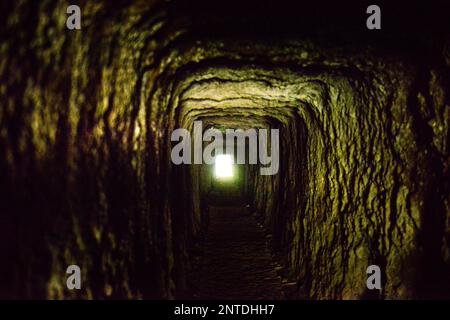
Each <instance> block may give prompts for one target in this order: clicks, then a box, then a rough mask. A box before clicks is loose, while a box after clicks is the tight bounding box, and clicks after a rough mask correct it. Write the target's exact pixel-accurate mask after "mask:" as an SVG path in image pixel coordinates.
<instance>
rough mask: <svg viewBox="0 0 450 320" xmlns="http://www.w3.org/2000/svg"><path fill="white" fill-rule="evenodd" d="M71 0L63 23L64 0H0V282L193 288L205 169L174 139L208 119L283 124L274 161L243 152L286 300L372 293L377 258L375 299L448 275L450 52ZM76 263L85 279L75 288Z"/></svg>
mask: <svg viewBox="0 0 450 320" xmlns="http://www.w3.org/2000/svg"><path fill="white" fill-rule="evenodd" d="M78 4H79V6H80V7H81V8H82V30H81V31H69V30H67V29H66V28H65V22H66V20H65V19H66V16H67V15H66V14H65V13H66V8H67V4H66V3H65V2H63V1H40V2H39V3H37V2H31V1H19V2H12V1H11V2H8V1H7V2H2V6H3V8H2V10H1V12H2V13H1V15H2V16H1V19H0V24H1V25H0V26H1V28H0V29H1V30H4V31H2V34H3V36H2V39H3V40H2V41H1V46H0V48H1V49H0V50H1V53H0V54H1V56H2V58H3V59H2V63H1V65H0V79H1V80H0V88H1V89H0V101H1V108H0V150H1V152H0V174H1V178H0V194H1V198H2V201H1V202H0V203H1V204H0V211H1V212H2V214H1V224H2V227H1V231H2V232H1V233H0V234H1V239H0V240H1V241H0V243H1V244H2V250H1V252H2V259H1V260H2V261H7V262H8V263H3V264H2V266H1V268H2V275H3V277H4V278H5V279H7V281H5V282H2V285H1V287H0V295H1V296H2V297H7V298H17V297H21V298H63V297H72V298H75V297H79V298H174V297H177V296H180V295H182V294H183V293H184V292H185V291H186V290H188V283H187V275H188V274H189V272H190V270H191V268H192V250H193V248H195V245H196V242H197V240H198V238H199V237H201V235H202V233H203V232H204V227H205V219H206V217H205V216H204V211H203V204H202V201H200V200H199V199H202V185H201V182H202V181H204V177H203V178H202V177H201V174H202V170H201V169H200V168H199V166H192V167H191V168H187V167H180V166H174V165H172V164H171V162H170V147H171V143H170V134H171V132H172V130H173V129H175V128H177V127H185V128H189V129H191V128H192V125H193V121H195V120H202V121H204V122H205V123H209V124H219V125H226V126H230V127H243V128H247V127H262V128H279V129H280V133H281V141H280V144H281V145H280V152H281V153H280V171H279V174H278V175H275V176H260V175H259V174H258V172H257V171H256V170H257V168H256V167H249V168H248V174H249V178H248V179H247V180H248V181H249V185H248V186H247V187H248V190H249V200H250V202H251V204H252V206H253V208H254V209H255V211H256V212H258V214H259V216H260V218H261V219H262V221H263V222H264V225H265V226H266V228H267V230H268V231H269V232H270V233H271V234H272V235H273V243H272V244H273V251H274V253H275V254H276V255H277V257H278V258H279V259H280V260H281V261H282V264H283V265H284V267H285V270H284V276H285V277H287V278H289V280H290V281H291V282H294V283H295V286H294V289H293V290H292V292H291V297H292V298H362V297H366V292H364V288H365V286H364V282H363V281H361V279H366V274H365V268H366V267H367V266H368V265H369V264H378V265H380V267H381V269H382V270H383V272H384V273H383V279H384V280H385V284H384V286H383V288H384V289H383V290H382V292H381V297H384V298H408V297H416V296H418V295H420V294H424V295H427V294H429V295H433V294H435V295H436V294H437V292H440V290H441V289H443V288H437V287H436V284H437V283H439V279H442V277H448V264H449V255H450V254H449V239H448V228H449V226H448V223H449V222H448V220H449V218H448V215H449V212H450V209H449V198H448V180H449V179H448V177H449V176H448V170H449V154H448V145H449V140H448V139H449V131H448V130H449V127H448V123H449V117H450V114H449V96H448V87H449V78H448V74H449V73H448V71H449V67H450V57H449V51H448V47H447V49H446V50H447V51H445V48H444V47H437V48H434V47H433V48H431V49H430V48H428V47H427V48H426V50H425V51H424V52H419V54H410V53H408V52H398V51H395V50H393V51H390V50H387V52H386V50H385V49H383V50H378V49H376V48H373V47H371V46H369V45H367V46H366V45H364V46H361V47H358V48H356V49H354V48H349V47H345V46H343V47H342V46H339V45H336V46H332V45H331V46H330V45H328V44H326V45H325V44H324V43H321V42H320V41H313V40H311V39H308V38H305V39H300V40H299V39H284V38H282V39H276V40H274V39H270V40H265V39H261V38H260V37H248V38H247V37H244V38H242V37H241V38H239V37H235V36H233V35H232V34H230V33H229V32H228V31H227V32H222V33H220V32H217V33H214V34H212V33H213V32H212V31H211V33H208V32H205V31H204V29H205V28H204V26H202V27H201V28H198V26H196V23H197V21H192V20H189V17H185V16H183V14H182V13H180V11H177V10H174V9H173V8H172V5H173V4H172V3H171V4H167V3H163V2H159V1H154V2H143V1H142V2H141V1H136V2H133V3H127V2H122V1H118V2H115V3H114V4H108V3H93V2H90V1H85V2H84V1H80V2H79V3H78ZM202 23H203V22H202ZM206 23H209V22H206ZM200 29H201V30H200ZM211 30H215V29H211ZM424 53H425V54H424ZM446 228H447V233H446ZM445 237H447V238H446V239H445ZM445 241H446V242H445ZM70 264H77V265H79V266H80V267H81V270H82V277H83V284H84V288H85V289H86V290H82V291H75V293H74V291H68V290H67V289H66V288H65V280H66V274H65V269H66V267H67V266H68V265H70ZM446 268H447V270H446ZM424 274H426V275H429V277H425V278H423V275H424ZM421 279H422V280H421ZM441 283H442V281H441ZM419 293H420V294H419Z"/></svg>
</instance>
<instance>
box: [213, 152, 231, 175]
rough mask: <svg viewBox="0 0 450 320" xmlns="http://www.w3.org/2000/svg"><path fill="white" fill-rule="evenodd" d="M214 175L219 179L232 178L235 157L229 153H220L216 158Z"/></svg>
mask: <svg viewBox="0 0 450 320" xmlns="http://www.w3.org/2000/svg"><path fill="white" fill-rule="evenodd" d="M214 175H215V177H216V178H217V179H223V180H227V179H232V178H233V176H234V174H233V157H232V156H231V155H229V154H219V155H217V156H216V157H215V159H214Z"/></svg>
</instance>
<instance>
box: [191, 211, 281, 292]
mask: <svg viewBox="0 0 450 320" xmlns="http://www.w3.org/2000/svg"><path fill="white" fill-rule="evenodd" d="M209 214H210V221H209V228H208V233H207V235H206V239H205V242H204V248H203V256H202V258H201V259H200V267H199V274H198V275H197V279H198V284H197V286H198V287H197V289H196V292H195V293H194V297H195V298H198V299H249V300H252V299H282V298H284V294H283V290H282V283H281V282H282V280H281V278H280V276H278V275H277V272H276V267H277V265H276V263H275V262H274V260H273V259H272V256H271V253H270V250H269V248H268V246H267V241H266V238H265V234H264V231H263V229H262V228H260V227H258V225H257V222H256V220H255V218H254V217H253V216H252V215H251V213H250V212H249V209H248V208H247V207H246V206H244V205H242V206H211V207H210V210H209Z"/></svg>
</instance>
